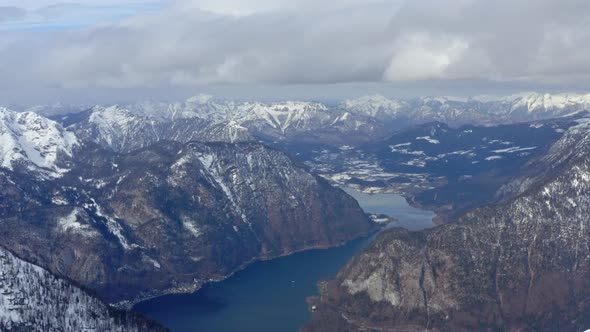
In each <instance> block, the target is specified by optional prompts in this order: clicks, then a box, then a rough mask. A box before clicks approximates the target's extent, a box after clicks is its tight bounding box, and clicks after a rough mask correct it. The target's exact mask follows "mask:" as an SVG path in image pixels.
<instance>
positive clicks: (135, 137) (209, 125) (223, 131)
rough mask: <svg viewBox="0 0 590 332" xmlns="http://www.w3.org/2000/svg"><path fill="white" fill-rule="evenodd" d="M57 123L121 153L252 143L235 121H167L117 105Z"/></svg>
mask: <svg viewBox="0 0 590 332" xmlns="http://www.w3.org/2000/svg"><path fill="white" fill-rule="evenodd" d="M58 120H59V121H61V122H62V123H63V124H64V125H67V128H68V129H69V130H71V131H73V132H75V133H76V135H77V136H78V137H80V138H81V139H82V140H85V141H91V142H95V143H97V144H100V145H102V146H104V147H108V148H110V149H112V150H114V151H120V152H128V151H132V150H136V149H140V148H143V147H147V146H150V145H152V144H154V143H157V142H160V141H166V140H169V141H177V142H183V143H186V142H190V141H194V140H196V141H203V142H217V141H219V142H230V143H233V142H241V141H252V140H254V139H253V137H252V136H251V135H250V134H249V133H248V130H247V129H246V128H244V127H241V126H239V125H238V124H236V123H235V122H212V121H209V120H204V119H202V118H199V117H192V118H182V119H178V120H175V121H170V120H168V119H162V118H158V117H153V116H148V115H144V114H137V113H134V112H132V111H130V110H128V109H125V108H122V107H119V106H111V107H106V108H105V107H99V106H96V107H94V108H92V109H91V110H89V111H86V112H84V113H80V114H72V115H66V116H61V117H58Z"/></svg>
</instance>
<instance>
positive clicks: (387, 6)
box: [0, 0, 590, 104]
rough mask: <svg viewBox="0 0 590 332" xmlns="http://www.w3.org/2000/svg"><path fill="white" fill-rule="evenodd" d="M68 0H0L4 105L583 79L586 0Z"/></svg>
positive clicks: (316, 95) (541, 85)
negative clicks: (63, 1)
mask: <svg viewBox="0 0 590 332" xmlns="http://www.w3.org/2000/svg"><path fill="white" fill-rule="evenodd" d="M75 1H76V0H74V2H68V3H67V4H66V3H60V2H58V1H53V0H24V1H23V0H2V1H1V3H0V104H7V103H21V104H33V103H53V102H57V101H64V102H79V101H93V102H116V101H126V100H135V99H146V98H158V99H177V98H183V97H186V96H189V95H191V94H196V93H199V92H207V93H213V94H215V95H217V96H220V97H225V98H239V99H313V100H336V99H340V98H347V97H355V96H359V95H362V94H367V93H381V94H384V95H386V96H390V97H405V96H416V95H473V94H486V93H487V94H503V93H511V92H516V91H521V90H537V91H549V92H553V91H578V92H581V91H584V90H585V89H587V87H588V83H590V60H589V59H590V15H589V14H590V2H589V1H587V0H510V1H508V0H495V1H484V0H438V1H437V0H390V1H382V0H330V1H321V0H250V1H246V0H202V1H201V0H160V1H158V0H155V1H142V0H86V1H83V0H78V1H77V2H75ZM589 90H590V89H589Z"/></svg>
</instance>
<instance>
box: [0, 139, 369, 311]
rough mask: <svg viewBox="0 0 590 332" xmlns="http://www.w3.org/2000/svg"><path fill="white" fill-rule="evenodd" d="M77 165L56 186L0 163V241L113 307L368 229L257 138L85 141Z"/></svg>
mask: <svg viewBox="0 0 590 332" xmlns="http://www.w3.org/2000/svg"><path fill="white" fill-rule="evenodd" d="M75 160H76V164H75V165H74V166H75V167H74V168H73V169H72V170H71V171H70V172H68V173H67V174H65V175H64V176H63V177H62V178H60V179H58V180H55V181H41V180H39V179H38V178H36V177H35V176H29V177H23V176H18V175H16V174H14V173H13V172H10V171H9V170H6V169H4V170H2V169H0V184H1V185H2V186H1V188H2V189H1V190H0V240H1V241H2V243H3V244H5V245H6V246H7V247H8V248H9V249H10V250H12V251H14V252H15V253H17V254H18V255H19V256H21V257H25V258H26V259H27V260H30V261H32V262H34V263H36V264H39V265H41V266H44V267H47V268H48V269H49V270H50V271H52V272H54V273H56V274H58V275H63V276H68V277H69V278H71V279H73V280H75V281H77V282H79V283H81V284H83V285H85V286H88V287H90V288H91V289H94V290H96V291H97V292H98V295H99V296H100V297H101V298H103V299H104V300H106V301H108V302H120V301H125V300H127V301H134V300H137V299H140V298H145V297H148V296H153V295H158V294H162V293H165V292H170V291H190V290H194V289H195V288H197V287H199V286H200V285H201V284H202V283H203V282H206V281H208V280H211V279H220V278H224V277H225V276H227V275H228V274H231V273H232V272H234V271H235V270H237V269H239V268H241V267H243V266H244V265H245V264H248V263H249V262H251V261H254V260H257V259H266V258H271V257H276V256H280V255H285V254H288V253H291V252H294V251H298V250H303V249H307V248H315V247H326V246H333V245H337V244H341V243H343V242H345V241H348V240H350V239H352V238H355V237H357V236H361V235H366V234H368V233H369V232H371V231H372V229H373V227H374V226H373V225H372V224H371V222H370V221H369V219H368V218H367V217H366V216H365V214H364V213H363V211H362V210H361V209H360V207H359V206H358V204H357V203H356V202H355V201H354V199H352V198H351V197H350V196H348V195H346V194H345V193H344V192H343V191H341V190H339V189H335V188H333V187H331V186H330V185H329V184H328V183H327V181H325V180H322V179H321V178H317V177H315V176H312V175H311V174H309V173H308V172H307V171H306V170H305V169H303V168H301V167H299V166H297V165H295V164H294V163H293V161H292V160H291V159H290V158H288V157H287V156H286V155H285V154H283V153H281V152H279V151H277V150H274V149H271V148H267V147H265V146H263V145H260V144H257V143H240V144H228V143H208V144H206V143H195V142H193V143H188V144H181V143H175V142H160V143H158V144H155V145H152V146H151V147H149V148H145V149H140V150H136V151H134V152H133V153H130V154H117V153H113V152H111V151H108V150H103V149H101V148H99V147H97V146H94V145H92V144H86V145H84V146H83V147H82V148H80V149H79V151H78V153H77V154H76V155H75Z"/></svg>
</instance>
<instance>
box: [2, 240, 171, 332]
mask: <svg viewBox="0 0 590 332" xmlns="http://www.w3.org/2000/svg"><path fill="white" fill-rule="evenodd" d="M0 331H6V332H8V331H31V332H33V331H39V332H41V331H43V332H53V331H56V332H57V331H87V332H101V331H120V332H134V331H137V332H140V331H165V329H164V328H163V327H161V326H159V325H158V324H157V323H155V322H153V321H150V320H147V319H145V318H143V317H141V316H139V315H137V314H132V313H126V312H124V311H119V310H115V309H113V308H110V307H109V306H107V305H106V304H104V303H102V302H101V301H100V300H98V299H97V298H95V297H93V296H91V295H89V294H88V293H87V292H85V291H83V290H82V289H80V288H78V287H76V286H73V285H72V284H70V283H69V282H68V281H66V280H63V279H60V278H57V277H55V276H53V275H52V274H51V273H49V272H47V271H46V270H44V269H42V268H40V267H38V266H35V265H33V264H30V263H28V262H25V261H23V260H21V259H19V258H17V257H16V256H14V255H13V254H12V253H10V252H9V251H7V250H5V249H3V248H0Z"/></svg>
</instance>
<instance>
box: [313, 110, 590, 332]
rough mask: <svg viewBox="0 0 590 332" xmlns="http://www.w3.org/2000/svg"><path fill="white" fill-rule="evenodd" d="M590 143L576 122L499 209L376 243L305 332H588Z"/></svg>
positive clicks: (347, 271) (586, 128)
mask: <svg viewBox="0 0 590 332" xmlns="http://www.w3.org/2000/svg"><path fill="white" fill-rule="evenodd" d="M588 133H590V125H589V122H588V121H587V120H586V119H581V120H579V121H578V124H577V125H576V126H574V127H572V128H571V129H570V130H569V131H568V132H567V133H566V134H565V135H564V136H563V137H562V138H561V139H560V140H559V141H557V142H556V143H555V144H554V145H553V146H552V147H551V148H550V149H549V150H548V152H547V153H546V155H545V156H543V157H541V158H540V159H538V160H545V161H546V162H548V163H551V164H552V165H551V167H550V168H548V169H547V171H546V172H541V173H537V176H535V177H533V176H532V174H529V176H528V177H527V178H528V179H529V181H528V182H527V183H528V184H529V185H528V186H526V188H525V187H523V188H522V189H523V190H522V191H518V192H517V193H518V196H516V197H512V198H510V199H507V200H506V201H505V203H503V204H500V205H494V206H487V207H482V208H478V209H475V210H473V211H470V212H468V213H466V214H465V215H464V216H462V217H461V218H459V219H458V220H457V221H456V222H454V223H451V224H447V225H443V226H440V227H437V228H434V229H431V230H427V231H421V232H415V233H412V232H408V231H405V230H401V229H394V230H389V231H386V232H383V233H382V234H380V236H378V237H377V239H376V240H375V242H374V243H373V244H371V245H370V247H369V248H368V249H367V250H365V251H364V252H362V253H360V254H358V255H357V256H356V257H355V258H353V259H352V260H351V261H350V262H349V263H348V264H347V265H346V266H345V267H344V268H343V269H342V270H341V271H340V272H339V274H338V275H337V277H336V278H334V279H333V280H330V281H328V282H327V283H324V284H322V285H321V298H320V299H315V300H314V301H312V302H313V304H314V305H316V306H317V308H318V309H317V312H316V313H315V314H314V316H313V321H312V322H311V323H310V324H309V325H308V326H307V328H306V329H304V330H305V331H333V330H339V331H365V330H375V331H389V330H423V329H430V330H450V331H484V330H485V331H488V330H509V331H513V330H518V331H557V330H559V331H582V330H584V329H587V328H588V327H589V326H590V317H589V316H588V311H589V310H590V292H589V289H590V279H589V278H588V276H589V275H590V259H589V257H590V217H589V216H590V213H589V212H590V194H589V193H590V154H589V153H588V152H590V150H589V149H590V144H589V142H588ZM537 170H543V168H538V169H537ZM531 172H532V171H531ZM519 183H520V184H522V183H523V182H519Z"/></svg>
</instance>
